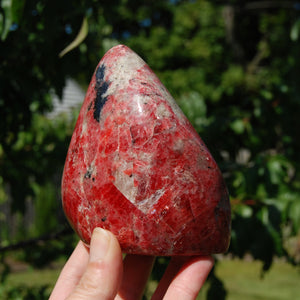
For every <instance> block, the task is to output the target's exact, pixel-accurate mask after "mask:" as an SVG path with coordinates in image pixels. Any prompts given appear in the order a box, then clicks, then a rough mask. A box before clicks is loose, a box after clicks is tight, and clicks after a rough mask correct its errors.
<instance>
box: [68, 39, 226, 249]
mask: <svg viewBox="0 0 300 300" xmlns="http://www.w3.org/2000/svg"><path fill="white" fill-rule="evenodd" d="M62 200H63V208H64V211H65V214H66V216H67V218H68V220H69V222H70V224H71V225H72V227H73V228H74V230H75V231H76V232H77V233H78V235H79V236H80V238H81V239H82V240H83V241H84V242H86V243H89V242H90V237H91V233H92V231H93V228H94V227H96V226H99V227H103V228H106V229H108V230H110V231H112V232H113V233H114V234H115V235H116V236H117V238H118V240H119V242H120V245H121V247H122V250H123V251H124V252H126V253H135V254H147V255H196V254H203V255H204V254H211V253H221V252H225V251H226V250H227V248H228V245H229V239H230V221H231V220H230V204H229V199H228V194H227V190H226V187H225V184H224V181H223V178H222V175H221V173H220V170H219V168H218V166H217V164H216V162H215V161H214V159H213V157H212V156H211V154H210V153H209V151H208V149H207V148H206V146H205V145H204V143H203V141H202V140H201V138H200V137H199V135H198V134H197V132H196V131H195V130H194V129H193V127H192V126H191V124H190V123H189V121H188V120H187V118H186V117H185V116H184V114H183V113H182V111H181V110H180V109H179V107H178V106H177V104H176V103H175V101H174V100H173V98H172V97H171V95H170V94H169V92H168V91H167V90H166V88H165V87H164V86H163V85H162V83H161V82H160V81H159V79H158V78H157V77H156V75H155V74H154V73H153V72H152V71H151V69H150V68H149V67H148V65H147V64H146V63H145V62H144V61H143V60H142V59H141V58H140V57H139V56H138V55H137V54H135V53H134V52H133V51H132V50H130V49H129V48H128V47H126V46H123V45H119V46H116V47H114V48H112V49H110V50H109V51H108V52H107V53H106V54H105V55H104V57H103V58H102V60H101V61H100V62H99V64H98V66H97V68H96V70H95V73H94V75H93V77H92V80H91V83H90V85H89V88H88V91H87V94H86V97H85V100H84V103H83V105H82V108H81V111H80V114H79V117H78V121H77V124H76V127H75V130H74V133H73V137H72V140H71V143H70V147H69V151H68V154H67V158H66V163H65V168H64V173H63V179H62Z"/></svg>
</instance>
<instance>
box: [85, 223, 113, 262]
mask: <svg viewBox="0 0 300 300" xmlns="http://www.w3.org/2000/svg"><path fill="white" fill-rule="evenodd" d="M109 243H110V235H109V233H108V232H107V231H106V230H104V229H102V228H99V227H97V228H95V229H94V231H93V234H92V239H91V245H90V261H99V260H102V259H103V258H104V257H105V256H106V253H107V250H108V248H109Z"/></svg>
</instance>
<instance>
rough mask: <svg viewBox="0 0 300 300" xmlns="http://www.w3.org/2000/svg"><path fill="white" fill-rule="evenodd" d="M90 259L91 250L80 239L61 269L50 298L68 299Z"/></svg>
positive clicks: (56, 299) (55, 299)
mask: <svg viewBox="0 0 300 300" xmlns="http://www.w3.org/2000/svg"><path fill="white" fill-rule="evenodd" d="M88 260H89V251H88V249H87V248H86V247H85V246H84V244H83V242H81V241H80V242H79V243H78V244H77V246H76V248H75V250H74V251H73V253H72V255H71V256H70V258H69V260H68V261H67V263H66V264H65V266H64V268H63V270H62V271H61V273H60V275H59V278H58V280H57V282H56V285H55V287H54V289H53V291H52V293H51V296H50V298H49V300H62V299H66V297H67V296H68V295H69V294H70V293H71V291H72V290H73V289H74V288H75V286H76V285H77V284H78V282H79V281H80V278H81V276H82V274H83V273H84V271H85V269H86V266H87V264H88Z"/></svg>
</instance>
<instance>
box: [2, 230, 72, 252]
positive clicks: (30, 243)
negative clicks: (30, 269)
mask: <svg viewBox="0 0 300 300" xmlns="http://www.w3.org/2000/svg"><path fill="white" fill-rule="evenodd" d="M72 233H73V230H72V229H71V228H70V227H66V228H64V229H62V230H60V231H58V232H54V233H49V234H46V235H43V236H40V237H37V238H33V239H28V240H24V241H20V242H18V243H15V244H10V245H7V246H3V247H1V246H0V253H1V252H6V251H14V250H18V249H21V248H24V247H29V246H33V245H40V244H43V243H45V242H47V241H51V240H56V239H59V238H62V237H64V236H67V235H70V234H72Z"/></svg>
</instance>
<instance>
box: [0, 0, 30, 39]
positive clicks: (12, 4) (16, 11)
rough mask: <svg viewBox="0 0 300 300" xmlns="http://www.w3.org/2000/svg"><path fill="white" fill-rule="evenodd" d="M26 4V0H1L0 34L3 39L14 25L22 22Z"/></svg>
mask: <svg viewBox="0 0 300 300" xmlns="http://www.w3.org/2000/svg"><path fill="white" fill-rule="evenodd" d="M24 4H25V1H24V0H2V1H1V2H0V35H1V40H2V41H4V40H5V39H6V37H7V35H8V34H9V32H10V31H11V30H12V25H13V24H16V25H18V23H19V22H20V19H21V17H22V14H23V7H24Z"/></svg>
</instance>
